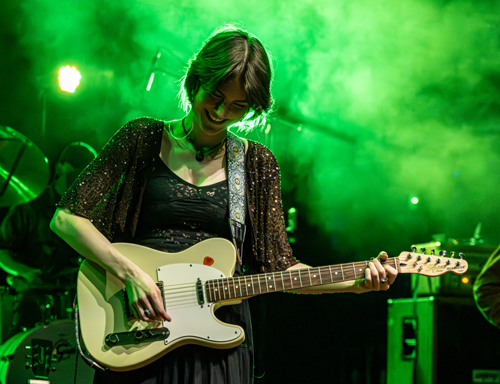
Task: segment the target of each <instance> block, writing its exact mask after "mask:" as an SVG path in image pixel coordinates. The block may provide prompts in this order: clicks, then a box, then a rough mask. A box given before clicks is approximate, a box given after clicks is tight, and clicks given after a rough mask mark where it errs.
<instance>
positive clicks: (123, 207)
mask: <svg viewBox="0 0 500 384" xmlns="http://www.w3.org/2000/svg"><path fill="white" fill-rule="evenodd" d="M162 129H163V123H162V122H160V121H158V120H153V119H148V118H140V119H136V120H133V121H130V122H128V123H127V124H125V125H124V126H123V127H122V128H121V129H119V130H118V131H117V132H116V133H115V134H114V136H113V137H112V138H111V139H110V140H109V142H108V143H107V144H106V145H105V146H104V148H103V149H102V151H101V152H100V153H99V155H98V156H97V157H96V158H95V159H94V160H93V161H92V162H91V163H90V164H89V165H88V166H87V168H86V169H85V170H84V171H83V172H82V173H81V174H80V175H79V176H78V177H77V179H76V180H75V181H74V182H73V184H72V185H71V187H70V188H69V189H68V191H67V192H66V193H65V194H64V196H63V197H62V199H61V201H60V202H59V203H58V204H57V206H58V207H59V208H65V209H67V210H69V211H70V212H71V213H73V214H75V215H79V216H82V217H85V218H87V219H88V220H90V221H91V222H92V223H93V224H94V226H95V227H96V228H97V229H98V230H99V231H100V232H101V233H102V234H103V235H104V236H105V237H106V238H108V240H110V241H113V239H114V238H115V237H116V236H117V235H118V234H119V233H123V232H124V231H125V227H126V222H127V214H128V212H129V208H130V207H131V204H132V200H133V197H134V192H135V191H136V189H137V180H136V176H137V171H138V170H139V169H141V168H142V167H143V166H144V164H145V163H146V162H147V161H148V158H150V157H151V153H152V150H154V149H155V148H157V147H158V141H159V140H160V139H161V133H160V132H161V130H162ZM148 154H149V155H148Z"/></svg>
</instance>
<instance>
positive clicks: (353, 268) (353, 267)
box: [351, 263, 356, 280]
mask: <svg viewBox="0 0 500 384" xmlns="http://www.w3.org/2000/svg"><path fill="white" fill-rule="evenodd" d="M351 264H352V271H353V272H354V280H356V267H355V266H354V263H351Z"/></svg>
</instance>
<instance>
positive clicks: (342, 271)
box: [340, 264, 345, 281]
mask: <svg viewBox="0 0 500 384" xmlns="http://www.w3.org/2000/svg"><path fill="white" fill-rule="evenodd" d="M340 272H341V273H342V281H344V280H345V279H344V268H342V264H340Z"/></svg>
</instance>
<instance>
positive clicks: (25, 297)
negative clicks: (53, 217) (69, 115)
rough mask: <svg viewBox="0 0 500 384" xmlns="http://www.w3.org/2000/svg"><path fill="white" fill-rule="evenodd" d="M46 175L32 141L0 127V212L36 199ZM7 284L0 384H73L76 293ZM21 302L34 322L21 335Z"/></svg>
mask: <svg viewBox="0 0 500 384" xmlns="http://www.w3.org/2000/svg"><path fill="white" fill-rule="evenodd" d="M49 175H50V171H49V164H48V160H47V158H46V157H45V155H44V154H43V152H42V151H41V150H40V149H39V148H38V147H37V146H36V145H35V144H34V143H33V142H32V141H31V140H30V139H28V138H27V137H25V136H24V135H22V134H21V133H19V132H17V131H15V130H14V129H12V128H10V127H4V126H0V207H10V206H13V205H18V204H24V203H28V202H29V201H31V200H33V199H35V198H36V197H37V196H39V195H40V194H41V193H42V191H43V190H44V189H45V188H46V187H47V184H48V181H49ZM68 273H76V271H75V270H73V271H69V272H68ZM8 281H9V280H8ZM9 282H10V284H9V285H8V286H7V287H0V299H1V310H0V325H1V334H0V341H1V342H2V344H1V345H0V384H5V383H8V384H17V383H23V384H24V383H71V382H73V380H74V376H75V365H76V353H77V349H76V340H75V324H74V321H73V298H74V293H75V292H74V289H72V288H70V287H67V286H60V285H44V286H36V287H35V288H31V289H28V290H25V291H23V290H22V289H16V287H18V286H19V285H17V284H16V282H15V278H13V279H12V280H10V281H9ZM75 283H76V281H75ZM21 303H24V305H26V303H28V304H27V305H28V306H30V308H28V309H29V311H28V312H30V313H32V314H33V316H32V317H33V318H34V319H36V321H35V322H34V323H33V324H32V328H30V329H21V330H20V331H19V330H18V329H15V326H14V324H15V323H16V319H15V316H16V313H17V311H16V309H17V308H18V306H19V305H21ZM17 331H19V332H17ZM15 332H17V333H15ZM13 333H15V334H13ZM8 337H10V338H8ZM7 338H8V339H7Z"/></svg>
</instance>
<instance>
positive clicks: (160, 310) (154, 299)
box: [151, 289, 172, 321]
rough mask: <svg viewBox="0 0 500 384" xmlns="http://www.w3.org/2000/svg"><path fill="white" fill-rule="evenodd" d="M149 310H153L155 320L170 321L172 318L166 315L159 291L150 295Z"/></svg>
mask: <svg viewBox="0 0 500 384" xmlns="http://www.w3.org/2000/svg"><path fill="white" fill-rule="evenodd" d="M151 308H152V309H153V311H154V315H155V318H156V319H157V320H166V321H171V320H172V318H171V317H170V316H169V315H168V314H167V311H166V310H165V306H164V305H163V297H162V296H161V292H160V289H158V290H157V291H156V292H154V293H152V294H151Z"/></svg>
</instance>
